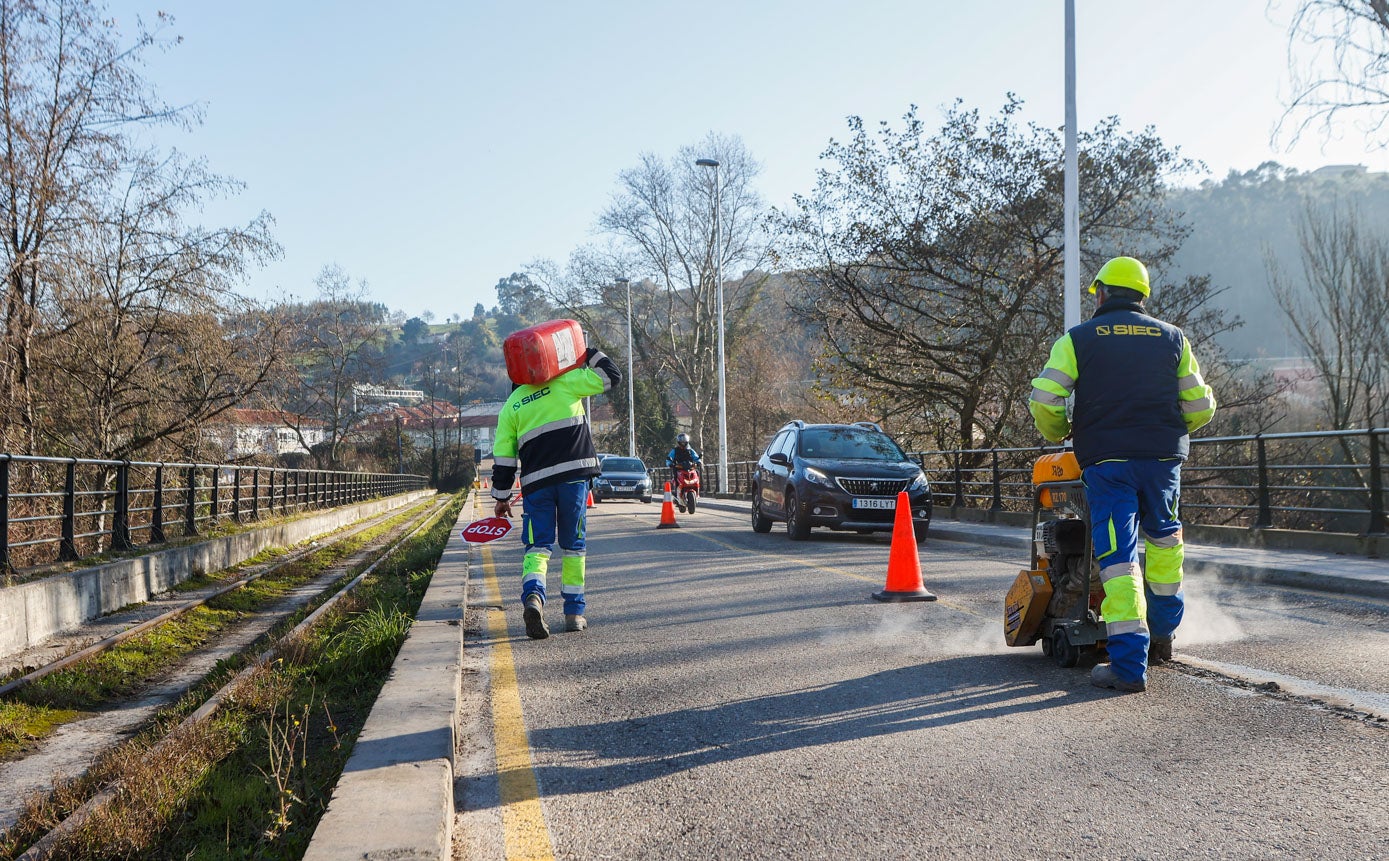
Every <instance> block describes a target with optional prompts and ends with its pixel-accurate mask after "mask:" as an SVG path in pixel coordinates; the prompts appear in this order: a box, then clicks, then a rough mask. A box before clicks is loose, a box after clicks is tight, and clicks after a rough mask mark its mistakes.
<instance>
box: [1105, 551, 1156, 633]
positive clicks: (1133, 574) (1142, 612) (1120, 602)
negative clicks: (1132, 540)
mask: <svg viewBox="0 0 1389 861" xmlns="http://www.w3.org/2000/svg"><path fill="white" fill-rule="evenodd" d="M1141 577H1142V571H1141V569H1140V568H1139V565H1138V563H1137V562H1120V563H1119V564H1118V565H1110V566H1109V567H1107V568H1101V569H1100V580H1101V581H1103V582H1104V600H1103V601H1102V602H1100V615H1101V616H1103V617H1104V621H1105V624H1106V625H1108V626H1113V625H1117V624H1119V623H1123V622H1130V621H1132V622H1140V621H1142V620H1143V618H1144V617H1145V616H1147V615H1148V600H1147V598H1145V597H1144V595H1143V586H1142V580H1141V579H1140V578H1141ZM1112 629H1113V630H1115V631H1118V630H1119V629H1118V628H1112Z"/></svg>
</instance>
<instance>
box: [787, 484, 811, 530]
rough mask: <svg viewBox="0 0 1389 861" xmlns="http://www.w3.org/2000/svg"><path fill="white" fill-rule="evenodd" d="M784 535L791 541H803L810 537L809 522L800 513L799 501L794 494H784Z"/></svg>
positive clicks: (803, 513) (802, 513) (803, 514)
mask: <svg viewBox="0 0 1389 861" xmlns="http://www.w3.org/2000/svg"><path fill="white" fill-rule="evenodd" d="M786 534H787V536H788V537H790V539H791V540H792V541H804V540H806V539H807V538H809V537H810V521H809V520H808V519H807V518H806V515H805V512H804V511H801V503H800V500H798V499H796V494H794V493H788V494H786Z"/></svg>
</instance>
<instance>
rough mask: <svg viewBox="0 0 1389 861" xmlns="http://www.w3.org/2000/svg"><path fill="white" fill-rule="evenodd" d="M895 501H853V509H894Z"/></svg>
mask: <svg viewBox="0 0 1389 861" xmlns="http://www.w3.org/2000/svg"><path fill="white" fill-rule="evenodd" d="M896 507H897V500H895V499H855V500H854V508H896Z"/></svg>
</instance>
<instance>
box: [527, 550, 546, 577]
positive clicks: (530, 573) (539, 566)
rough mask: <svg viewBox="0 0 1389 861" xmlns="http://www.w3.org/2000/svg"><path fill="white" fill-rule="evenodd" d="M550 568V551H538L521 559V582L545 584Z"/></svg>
mask: <svg viewBox="0 0 1389 861" xmlns="http://www.w3.org/2000/svg"><path fill="white" fill-rule="evenodd" d="M549 568H550V551H548V550H536V551H533V552H530V553H527V554H526V555H525V556H524V557H522V559H521V582H522V583H525V582H526V581H528V580H539V581H540V582H541V583H544V582H545V574H546V572H547V571H548V570H549Z"/></svg>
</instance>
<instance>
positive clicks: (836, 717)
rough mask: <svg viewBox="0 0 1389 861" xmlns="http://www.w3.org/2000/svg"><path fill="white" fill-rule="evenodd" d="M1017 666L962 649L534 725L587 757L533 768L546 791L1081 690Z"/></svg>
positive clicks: (605, 783)
mask: <svg viewBox="0 0 1389 861" xmlns="http://www.w3.org/2000/svg"><path fill="white" fill-rule="evenodd" d="M1017 675H1018V663H1017V659H1016V657H1013V656H1004V655H981V656H965V657H958V658H950V659H946V660H941V661H933V662H930V663H926V664H920V665H917V666H913V667H906V668H901V669H894V670H888V671H884V672H880V673H874V674H872V675H868V676H862V677H859V678H854V679H848V680H845V681H842V682H837V683H834V684H829V685H822V686H818V687H814V688H806V689H801V690H794V691H786V692H782V693H776V694H769V695H767V696H762V697H752V698H748V699H743V700H737V701H733V702H729V703H722V704H719V705H717V706H710V707H702V708H689V709H679V710H676V711H670V712H665V713H662V714H656V715H652V716H650V717H643V718H631V719H626V720H619V721H610V722H605V723H599V724H585V725H578V726H570V727H564V728H559V729H549V730H540V731H536V732H534V733H532V735H531V745H532V747H533V748H534V749H535V750H537V751H547V750H548V751H552V752H555V753H557V754H558V757H557V758H559V759H562V760H569V761H571V762H592V763H594V764H593V765H572V764H571V765H549V766H546V765H542V766H539V767H537V770H536V774H537V777H538V778H539V780H540V784H541V786H543V787H545V788H546V794H556V793H560V792H563V793H578V792H599V791H606V790H609V789H612V788H614V787H618V786H625V785H630V784H635V783H640V782H642V781H645V780H649V779H653V778H660V777H665V776H667V775H670V774H672V773H674V772H678V771H682V770H686V769H691V768H696V767H700V766H707V765H711V764H715V763H719V762H727V761H732V760H736V759H740V758H742V757H750V756H759V755H761V754H766V753H772V752H777V751H787V750H794V749H797V748H807V749H808V748H815V747H819V746H825V745H833V744H836V743H842V742H846V741H853V740H859V739H868V738H874V737H879V736H885V735H889V734H894V733H903V732H913V731H918V730H924V729H932V728H938V727H946V726H950V725H953V724H959V723H964V722H968V721H977V720H982V719H989V718H998V717H1002V716H1005V715H1017V714H1020V713H1027V712H1038V711H1043V710H1046V709H1051V708H1054V707H1057V706H1065V705H1071V704H1074V703H1076V702H1078V701H1080V699H1081V696H1080V695H1077V694H1074V693H1072V692H1071V691H1069V690H1067V689H1064V688H1059V687H1057V686H1056V685H1054V684H1049V683H1047V682H1046V680H1040V681H1039V680H1033V679H1027V680H1016V676H1017ZM979 679H987V680H989V681H982V682H981V681H976V680H979ZM540 758H542V759H543V758H546V757H543V756H542V757H540ZM552 758H553V757H552Z"/></svg>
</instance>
